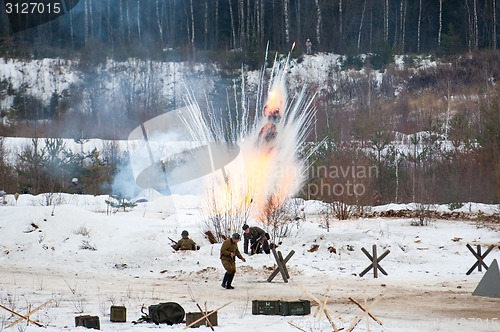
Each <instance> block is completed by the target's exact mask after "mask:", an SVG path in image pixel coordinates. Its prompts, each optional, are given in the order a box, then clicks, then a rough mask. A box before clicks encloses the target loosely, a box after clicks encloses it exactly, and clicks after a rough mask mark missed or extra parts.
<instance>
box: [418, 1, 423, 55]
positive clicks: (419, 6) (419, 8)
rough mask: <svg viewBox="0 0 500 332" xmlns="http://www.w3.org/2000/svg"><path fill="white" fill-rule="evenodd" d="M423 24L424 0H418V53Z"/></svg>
mask: <svg viewBox="0 0 500 332" xmlns="http://www.w3.org/2000/svg"><path fill="white" fill-rule="evenodd" d="M421 25H422V0H419V2H418V24H417V53H420V27H421Z"/></svg>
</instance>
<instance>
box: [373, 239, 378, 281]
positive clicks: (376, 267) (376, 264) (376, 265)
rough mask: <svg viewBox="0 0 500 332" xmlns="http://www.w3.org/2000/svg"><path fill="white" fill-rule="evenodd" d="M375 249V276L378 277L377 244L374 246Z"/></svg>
mask: <svg viewBox="0 0 500 332" xmlns="http://www.w3.org/2000/svg"><path fill="white" fill-rule="evenodd" d="M372 251H373V277H374V278H378V260H377V245H375V244H374V245H373V246H372Z"/></svg>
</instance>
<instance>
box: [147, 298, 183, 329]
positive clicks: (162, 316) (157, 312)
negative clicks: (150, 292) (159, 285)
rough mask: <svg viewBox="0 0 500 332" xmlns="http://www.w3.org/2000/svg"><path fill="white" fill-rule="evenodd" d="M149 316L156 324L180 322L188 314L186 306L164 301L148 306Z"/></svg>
mask: <svg viewBox="0 0 500 332" xmlns="http://www.w3.org/2000/svg"><path fill="white" fill-rule="evenodd" d="M148 311H149V317H150V318H151V320H152V321H153V322H154V323H155V324H156V325H158V324H168V325H174V324H179V323H181V322H182V321H183V320H184V315H185V314H186V313H185V311H184V308H182V307H181V305H180V304H178V303H175V302H164V303H160V304H154V305H150V306H149V308H148Z"/></svg>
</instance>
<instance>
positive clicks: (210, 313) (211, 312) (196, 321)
mask: <svg viewBox="0 0 500 332" xmlns="http://www.w3.org/2000/svg"><path fill="white" fill-rule="evenodd" d="M231 303H233V302H228V303H226V304H224V305H223V306H221V307H219V308H217V309H215V310H213V311H210V312H209V313H208V314H205V315H203V317H201V318H200V319H198V320H195V321H194V322H192V323H191V324H189V325H187V326H186V327H185V328H184V330H185V329H187V328H190V327H191V326H193V325H194V324H196V323H198V322H201V321H202V320H204V319H205V318H207V317H208V316H210V315H213V314H214V313H216V312H217V311H219V310H221V309H222V308H224V307H225V306H228V305H230V304H231Z"/></svg>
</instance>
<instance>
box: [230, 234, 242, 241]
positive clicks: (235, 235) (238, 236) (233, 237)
mask: <svg viewBox="0 0 500 332" xmlns="http://www.w3.org/2000/svg"><path fill="white" fill-rule="evenodd" d="M231 239H233V240H239V239H240V234H238V233H234V234H233V235H232V236H231Z"/></svg>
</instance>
